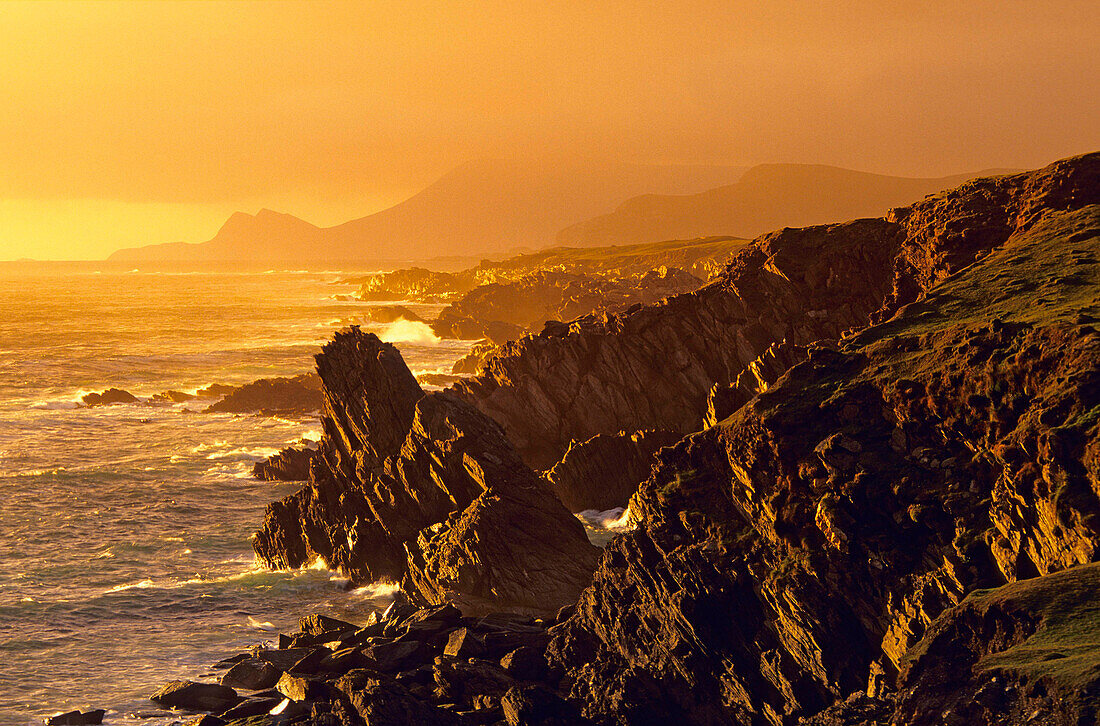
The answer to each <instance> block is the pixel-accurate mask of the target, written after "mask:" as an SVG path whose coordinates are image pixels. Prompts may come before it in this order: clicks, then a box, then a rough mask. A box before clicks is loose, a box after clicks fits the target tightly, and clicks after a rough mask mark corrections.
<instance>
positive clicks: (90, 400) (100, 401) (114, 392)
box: [80, 388, 138, 406]
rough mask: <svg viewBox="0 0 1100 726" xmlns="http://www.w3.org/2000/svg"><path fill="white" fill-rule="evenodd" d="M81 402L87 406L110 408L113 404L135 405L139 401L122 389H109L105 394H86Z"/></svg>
mask: <svg viewBox="0 0 1100 726" xmlns="http://www.w3.org/2000/svg"><path fill="white" fill-rule="evenodd" d="M80 400H81V401H83V402H84V404H85V405H87V406H109V405H110V404H112V403H135V402H136V401H137V400H138V399H137V396H135V395H134V394H132V393H130V392H129V391H124V390H122V389H121V388H108V389H107V390H106V391H104V392H103V393H86V394H84V396H82V397H81V399H80Z"/></svg>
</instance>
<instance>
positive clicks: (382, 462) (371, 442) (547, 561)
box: [254, 328, 597, 634]
mask: <svg viewBox="0 0 1100 726" xmlns="http://www.w3.org/2000/svg"><path fill="white" fill-rule="evenodd" d="M317 361H318V371H319V372H320V375H321V378H322V380H323V381H324V389H325V417H324V426H325V434H324V437H323V439H322V442H321V445H320V452H321V453H320V459H319V461H318V462H316V464H315V465H314V469H313V472H312V474H311V483H310V485H309V486H307V487H305V488H303V489H302V490H301V491H299V492H298V493H297V494H294V495H292V496H290V497H288V498H287V499H285V500H283V501H282V502H278V503H276V504H273V505H271V506H270V507H269V508H268V512H267V516H266V518H265V523H264V527H263V529H262V530H261V531H260V532H258V533H257V535H256V537H255V538H254V546H255V549H256V553H257V556H258V557H260V559H261V561H263V562H265V563H267V564H269V565H271V566H273V567H300V566H302V565H304V564H308V562H310V561H312V560H313V559H314V558H315V557H320V558H321V559H322V560H323V561H324V562H326V563H327V564H328V565H329V566H331V567H338V568H340V569H341V570H343V571H344V572H346V573H348V574H349V575H350V576H351V578H352V580H353V581H354V582H374V581H377V580H379V579H391V580H394V579H402V578H403V579H404V584H403V587H402V589H403V590H404V591H405V593H407V594H409V595H410V596H411V597H414V598H415V599H416V600H417V601H418V602H419V603H422V604H440V603H443V602H447V601H451V600H454V601H456V602H459V603H460V604H463V606H464V608H465V607H466V606H469V607H471V608H474V609H479V608H480V609H481V610H483V611H484V610H490V609H495V608H496V607H497V606H498V604H501V603H505V604H510V605H512V606H515V607H522V608H528V609H530V610H532V611H540V612H542V611H551V612H552V611H553V610H556V609H557V608H558V607H560V606H561V605H563V604H565V603H567V602H571V601H573V600H574V599H575V598H576V596H577V594H578V593H579V592H580V590H581V589H582V588H583V587H584V586H585V584H587V582H588V579H589V576H590V572H591V568H593V567H594V565H595V557H596V554H597V550H596V548H594V547H592V546H591V545H590V544H589V543H588V540H587V537H586V536H585V534H584V528H583V527H582V526H581V524H580V523H579V522H578V521H577V520H576V519H575V518H574V517H573V516H572V515H571V514H570V513H569V512H568V511H566V510H565V508H564V507H562V506H561V504H560V503H559V502H558V501H557V500H556V499H555V498H554V497H553V495H552V494H551V493H550V491H549V490H548V488H547V487H546V485H545V483H543V482H542V481H541V480H540V479H539V477H538V476H537V475H536V474H535V473H534V472H533V471H531V470H530V469H529V468H528V467H527V466H526V465H524V464H523V462H522V461H520V459H519V457H518V456H517V455H516V453H515V451H514V450H513V449H512V447H511V445H510V444H509V442H508V439H507V437H506V436H505V434H504V432H503V431H502V430H501V429H500V427H499V426H497V425H496V424H495V423H494V422H493V421H492V420H491V419H489V418H488V417H487V416H485V415H484V414H482V413H480V412H478V411H477V410H476V409H473V408H472V407H470V406H468V405H465V404H463V403H461V402H459V401H457V400H455V399H454V398H453V397H451V396H449V395H448V394H446V393H431V394H427V395H425V394H424V393H423V391H422V390H421V389H420V387H419V386H418V385H417V384H416V381H415V380H414V379H413V377H412V375H411V374H410V373H409V371H408V368H406V367H405V365H404V362H403V361H402V359H401V356H400V354H399V353H398V352H397V349H396V348H394V347H393V346H392V345H389V344H385V343H382V342H381V341H379V340H378V338H377V337H375V336H373V335H370V334H364V333H362V332H361V331H359V330H358V329H355V328H353V329H351V330H348V331H342V332H339V333H337V334H336V336H335V338H334V340H333V342H331V343H329V344H327V345H326V346H325V347H324V349H323V351H322V353H321V354H320V355H319V356H318V357H317ZM533 573H538V575H537V576H533ZM388 634H389V633H388ZM394 634H396V633H394Z"/></svg>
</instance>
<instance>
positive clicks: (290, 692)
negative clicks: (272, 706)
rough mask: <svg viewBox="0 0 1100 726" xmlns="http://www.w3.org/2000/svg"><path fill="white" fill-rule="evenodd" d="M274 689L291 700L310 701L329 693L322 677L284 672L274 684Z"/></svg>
mask: <svg viewBox="0 0 1100 726" xmlns="http://www.w3.org/2000/svg"><path fill="white" fill-rule="evenodd" d="M275 690H277V691H278V692H279V693H281V694H283V695H284V696H286V697H287V698H289V699H290V700H291V701H312V700H315V699H320V698H324V697H325V696H327V695H328V694H329V688H328V686H327V684H326V683H325V681H323V680H322V679H320V678H317V677H315V676H312V675H295V674H293V673H284V674H283V675H282V676H281V677H280V678H279V682H278V683H276V684H275Z"/></svg>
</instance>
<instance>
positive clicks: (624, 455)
mask: <svg viewBox="0 0 1100 726" xmlns="http://www.w3.org/2000/svg"><path fill="white" fill-rule="evenodd" d="M679 440H680V436H679V435H677V434H674V433H672V432H671V431H635V432H633V433H630V434H628V433H626V432H625V431H620V432H619V433H617V434H598V435H596V436H593V437H592V438H591V439H589V440H587V441H584V442H573V443H571V444H570V445H569V449H568V450H567V451H566V452H565V455H564V456H563V457H562V460H561V461H559V462H558V463H557V464H555V465H554V467H553V468H552V469H550V471H548V472H546V473H545V475H544V476H545V477H546V480H547V482H548V483H549V484H550V489H551V490H553V492H554V494H555V495H556V496H557V498H558V499H560V500H561V502H562V504H564V505H565V506H566V508H567V509H568V510H569V511H571V512H580V511H583V510H585V509H598V510H600V511H605V510H608V509H613V508H615V507H625V506H626V504H627V502H628V501H630V497H631V496H633V495H634V492H635V491H636V490H637V488H638V484H639V483H641V482H642V481H643V480H644V479H645V478H646V477H648V476H649V470H650V469H651V468H652V467H653V464H654V463H655V462H656V459H654V454H655V453H657V450H658V449H660V448H661V447H663V446H669V445H671V444H673V443H675V442H676V441H679Z"/></svg>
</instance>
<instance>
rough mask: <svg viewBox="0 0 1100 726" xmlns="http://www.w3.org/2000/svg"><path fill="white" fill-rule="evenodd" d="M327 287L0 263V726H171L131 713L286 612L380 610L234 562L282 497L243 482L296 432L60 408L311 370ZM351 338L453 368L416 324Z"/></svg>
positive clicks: (301, 578) (261, 421) (322, 582)
mask: <svg viewBox="0 0 1100 726" xmlns="http://www.w3.org/2000/svg"><path fill="white" fill-rule="evenodd" d="M344 277H345V275H344V274H343V273H341V272H336V271H334V272H325V273H315V272H310V273H306V272H269V273H265V274H243V273H242V274H211V273H202V274H158V273H148V272H141V271H118V270H109V269H104V266H102V265H97V264H94V263H88V264H83V265H47V264H43V265H37V266H35V265H21V266H18V267H17V266H12V265H8V266H0V724H3V725H5V726H7V725H8V724H29V723H41V722H42V718H43V716H45V715H47V714H50V713H54V712H57V711H63V710H70V709H73V708H81V709H89V708H106V709H109V713H108V715H107V719H106V723H110V724H115V723H143V724H148V725H149V726H159V725H162V724H170V723H175V722H178V721H179V720H180V717H179V716H178V715H173V714H170V713H166V712H164V711H160V710H159V709H158V708H157V707H156V706H155V705H154V704H153V703H151V702H150V701H148V696H149V695H150V694H151V693H152V692H153V691H154V690H156V689H157V688H158V687H159V686H160V685H162V684H163V683H164V682H165V681H168V680H173V679H177V678H191V679H210V678H212V677H214V676H215V672H214V671H213V670H212V669H211V664H213V663H214V662H216V661H217V660H219V659H221V658H222V657H224V656H226V655H229V654H232V653H234V652H237V651H240V650H243V649H245V648H247V647H249V646H252V645H255V644H258V643H263V642H265V641H273V640H274V639H275V638H276V637H277V636H276V634H277V633H278V632H279V631H281V630H288V629H293V627H294V625H295V620H296V618H297V617H298V616H299V615H301V614H305V613H310V612H320V613H325V614H330V615H333V616H336V617H342V618H345V619H349V620H351V621H353V622H354V621H361V620H364V619H365V618H366V617H367V615H369V614H370V612H371V611H372V610H374V609H376V608H379V607H382V606H384V604H385V603H386V598H387V595H388V594H389V592H388V591H387V589H386V588H384V587H377V588H373V587H366V588H362V589H359V590H355V591H351V592H348V591H345V584H346V583H345V581H344V580H343V579H342V578H340V577H339V576H338V575H336V574H335V573H331V572H328V571H326V570H324V569H307V570H303V571H298V572H271V571H268V570H265V569H263V568H261V567H259V566H258V565H257V564H256V562H255V560H254V557H253V554H252V548H251V544H250V536H251V534H252V532H254V531H255V530H256V529H257V527H258V526H259V524H260V523H261V521H262V519H263V513H264V507H265V506H266V505H267V503H268V502H270V501H272V500H275V499H278V498H280V497H283V496H285V495H287V494H289V493H291V492H293V491H294V490H295V488H296V487H297V486H298V485H296V484H292V483H271V482H262V481H256V480H255V479H253V478H252V477H251V476H250V471H251V467H252V464H253V463H254V462H255V461H258V460H260V459H262V458H264V457H266V456H268V455H269V454H271V453H274V452H275V451H277V450H278V449H280V448H282V447H284V446H286V445H288V444H291V443H295V442H300V441H302V440H304V439H314V440H315V439H317V438H318V437H319V435H320V426H319V424H318V422H317V421H316V420H315V419H314V418H312V417H308V416H306V417H276V418H272V417H263V416H252V415H238V416H235V415H227V414H207V413H199V412H197V411H201V409H202V408H204V407H205V406H206V405H208V404H209V401H191V402H187V403H182V404H155V405H154V404H151V403H148V402H146V401H143V402H141V403H138V404H128V405H116V406H104V407H96V408H82V407H78V405H77V401H78V400H79V399H80V397H81V396H82V395H83V394H84V393H87V392H89V391H93V390H94V391H101V390H103V389H105V388H108V387H117V388H122V389H125V390H128V391H130V392H131V393H133V394H134V395H136V396H138V397H140V398H142V399H148V398H149V397H151V396H152V395H153V394H156V393H158V392H161V391H165V390H169V389H174V390H181V391H194V390H195V389H197V388H199V387H202V386H205V385H207V384H210V383H228V384H241V383H246V382H249V381H252V380H255V379H257V378H261V377H266V376H280V375H295V374H298V373H303V372H306V371H309V370H312V369H313V355H314V354H315V353H317V352H318V351H319V349H320V346H321V345H322V344H323V343H324V341H325V340H327V339H328V338H329V337H330V335H331V333H332V331H333V330H334V329H335V328H336V327H339V326H341V325H343V324H344V323H346V322H347V321H349V320H350V319H352V318H355V317H365V316H364V305H363V304H362V303H358V302H355V301H347V300H342V299H339V298H341V297H345V296H347V295H348V294H349V293H351V292H352V291H353V289H354V286H353V285H350V284H347V283H341V280H342V279H343V278H344ZM411 307H412V309H413V310H414V311H415V312H417V313H418V314H421V315H423V316H425V317H430V316H431V315H432V314H434V313H435V312H436V311H437V310H438V307H435V308H432V307H429V306H415V305H413V306H411ZM364 327H365V329H369V330H373V331H374V332H377V333H378V334H379V335H380V336H381V337H383V338H384V339H388V340H390V341H391V342H394V343H395V344H396V345H397V346H398V347H399V348H400V349H401V352H402V354H403V356H404V358H405V360H406V362H407V363H408V364H409V367H410V368H411V369H412V370H413V371H414V372H419V371H447V370H449V368H450V364H451V362H452V361H454V360H455V359H457V358H459V357H460V356H461V355H463V353H464V352H465V350H466V349H467V344H464V343H460V342H457V341H439V340H438V339H436V338H435V336H433V335H432V334H431V331H430V329H429V328H428V327H427V326H425V325H423V324H419V325H416V324H413V325H410V324H397V325H379V326H369V325H368V326H364ZM135 719H140V721H139V720H135Z"/></svg>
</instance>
